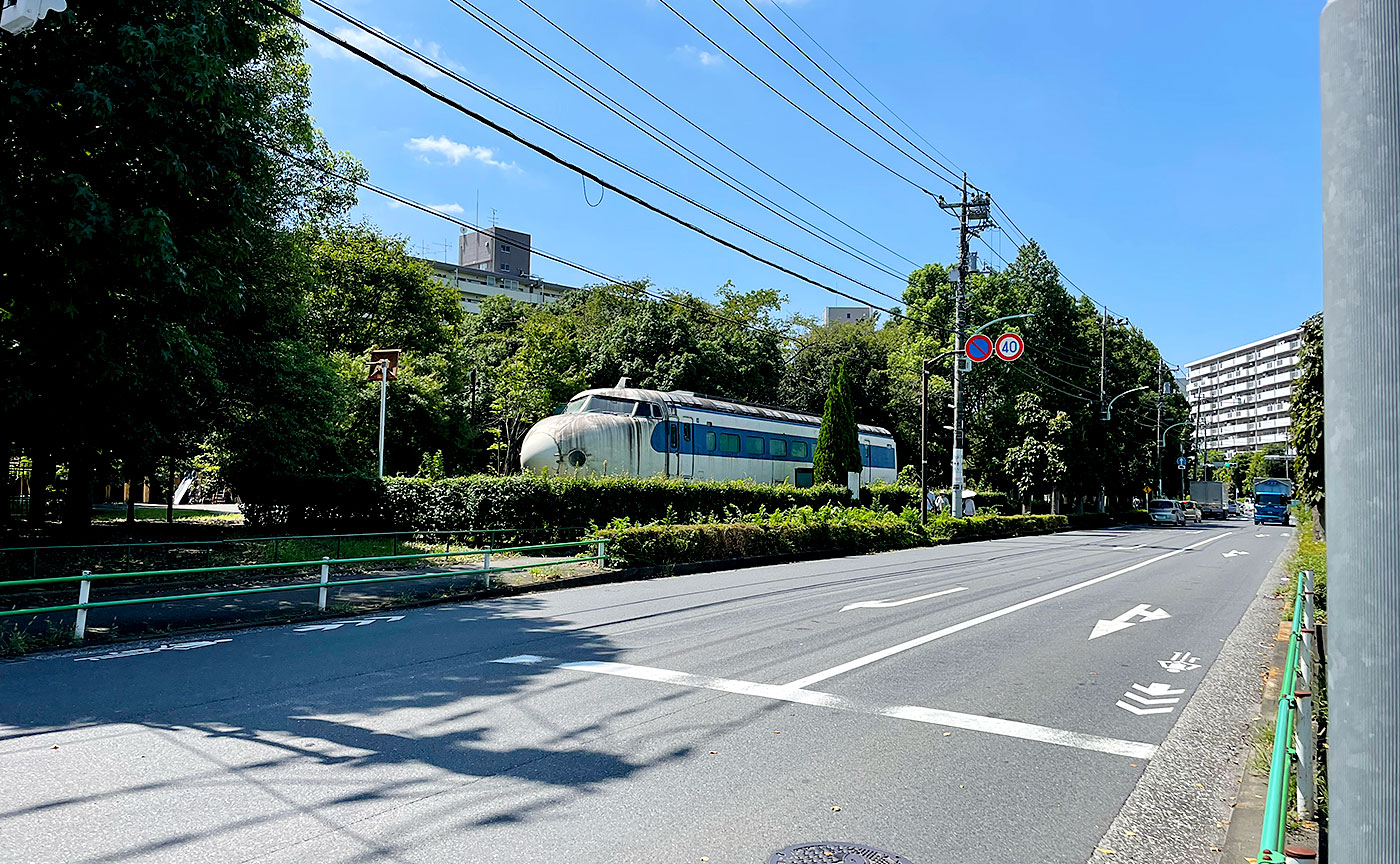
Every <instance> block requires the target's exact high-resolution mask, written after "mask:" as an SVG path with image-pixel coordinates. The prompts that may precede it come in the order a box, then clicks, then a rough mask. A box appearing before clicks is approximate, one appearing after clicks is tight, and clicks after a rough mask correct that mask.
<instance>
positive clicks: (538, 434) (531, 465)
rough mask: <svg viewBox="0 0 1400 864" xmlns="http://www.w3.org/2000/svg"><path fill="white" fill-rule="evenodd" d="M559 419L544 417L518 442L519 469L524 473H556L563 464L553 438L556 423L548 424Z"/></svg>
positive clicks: (557, 444)
mask: <svg viewBox="0 0 1400 864" xmlns="http://www.w3.org/2000/svg"><path fill="white" fill-rule="evenodd" d="M559 419H561V418H558V417H546V418H545V419H543V420H541V421H540V422H538V423H536V424H535V425H534V426H532V427H530V431H529V432H527V433H525V440H524V441H522V442H520V467H521V468H522V469H524V470H526V471H535V472H544V471H546V470H548V471H549V472H551V473H558V472H559V471H560V470H561V469H562V468H563V464H564V454H563V453H561V452H559V442H558V440H557V439H556V437H555V434H554V433H555V431H556V429H557V427H558V425H559V424H558V423H555V422H550V421H556V420H559Z"/></svg>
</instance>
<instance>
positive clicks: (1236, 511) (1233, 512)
mask: <svg viewBox="0 0 1400 864" xmlns="http://www.w3.org/2000/svg"><path fill="white" fill-rule="evenodd" d="M1238 515H1240V505H1239V504H1237V503H1235V502H1234V501H1231V502H1230V504H1229V506H1228V507H1226V508H1225V518H1226V519H1234V518H1235V517H1236V516H1238Z"/></svg>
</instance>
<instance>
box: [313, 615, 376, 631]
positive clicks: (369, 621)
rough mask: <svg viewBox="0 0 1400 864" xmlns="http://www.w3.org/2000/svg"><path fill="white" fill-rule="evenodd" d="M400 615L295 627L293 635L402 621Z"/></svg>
mask: <svg viewBox="0 0 1400 864" xmlns="http://www.w3.org/2000/svg"><path fill="white" fill-rule="evenodd" d="M402 620H403V616H402V615H385V616H383V617H381V618H359V619H356V620H354V621H332V622H330V623H328V624H308V625H307V626H305V627H295V628H293V630H292V632H294V633H314V632H316V631H318V630H339V629H340V628H341V627H344V626H345V625H346V624H354V625H355V626H356V627H364V626H365V625H366V624H373V623H374V622H375V621H402Z"/></svg>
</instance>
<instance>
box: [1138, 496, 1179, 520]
mask: <svg viewBox="0 0 1400 864" xmlns="http://www.w3.org/2000/svg"><path fill="white" fill-rule="evenodd" d="M1147 518H1148V519H1149V520H1151V522H1152V523H1153V524H1158V523H1165V524H1167V525H1185V524H1186V513H1185V512H1184V511H1183V510H1182V509H1181V503H1180V502H1178V501H1172V500H1170V499H1167V498H1154V499H1153V500H1151V501H1149V502H1147Z"/></svg>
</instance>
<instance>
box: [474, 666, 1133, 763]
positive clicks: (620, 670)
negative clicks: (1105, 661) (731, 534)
mask: <svg viewBox="0 0 1400 864" xmlns="http://www.w3.org/2000/svg"><path fill="white" fill-rule="evenodd" d="M532 659H539V660H542V659H543V658H532ZM495 662H497V663H501V662H505V663H521V662H526V661H525V660H524V659H523V658H518V657H507V658H504V660H497V661H495ZM555 668H558V669H568V670H571V671H575V672H592V673H595V674H599V675H613V676H616V677H618V678H636V679H639V680H642V681H656V682H659V683H663V684H676V685H679V686H682V687H695V688H698V689H702V690H718V691H720V692H722V693H738V694H741V695H744V696H759V697H762V698H766V699H776V700H780V701H783V702H796V703H798V704H801V705H814V706H817V707H820V708H833V709H836V710H838V711H850V712H853V713H857V714H872V715H876V716H880V717H892V718H895V719H898V720H911V721H913V722H915V723H928V724H930V725H934V726H945V727H948V728H952V729H965V730H967V731H969V732H984V733H987V734H989V735H1001V736H1004V737H1007V738H1019V739H1022V740H1024V741H1039V742H1042V743H1045V744H1054V745H1056V746H1059V747H1070V748H1073V749H1076V750H1091V751H1093V752H1095V753H1107V754H1109V755H1112V756H1126V757H1128V758H1131V759H1151V758H1152V757H1153V756H1155V755H1156V754H1157V746H1156V745H1155V744H1146V743H1143V742H1141V741H1124V740H1121V739H1118V738H1105V737H1103V736H1100V735H1089V734H1086V733H1083V732H1071V731H1069V730H1067V729H1054V728H1051V727H1049V726H1037V725H1035V724H1033V723H1021V722H1018V721H1015V720H1003V719H1001V718H999V717H984V716H982V715H979V714H963V713H960V712H957V711H942V710H939V709H937V708H922V707H920V706H918V705H896V706H893V707H878V706H873V705H866V704H863V703H861V702H858V701H855V700H852V699H847V698H844V697H842V696H837V695H835V694H834V693H819V692H817V691H814V690H802V689H799V688H796V687H791V686H783V685H780V684H760V683H758V682H756V681H736V680H734V679H732V678H712V677H710V676H708V675H692V674H690V673H688V672H676V671H674V670H671V669H658V668H656V667H654V666H634V665H633V664H631V663H612V662H606V661H593V660H586V661H582V662H576V663H559V664H556V667H555Z"/></svg>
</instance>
